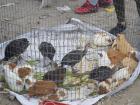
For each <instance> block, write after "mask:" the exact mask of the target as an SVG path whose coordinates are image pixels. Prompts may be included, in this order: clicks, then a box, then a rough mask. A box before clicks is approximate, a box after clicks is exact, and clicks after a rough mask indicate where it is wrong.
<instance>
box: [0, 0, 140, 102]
mask: <svg viewBox="0 0 140 105" xmlns="http://www.w3.org/2000/svg"><path fill="white" fill-rule="evenodd" d="M85 1H86V0H85ZM85 1H84V0H59V1H57V0H56V1H55V0H54V1H53V0H50V1H49V0H42V1H40V0H1V1H0V42H1V44H0V50H1V51H0V53H1V54H0V55H1V56H0V57H1V59H2V58H4V57H6V54H7V56H8V57H7V58H4V60H3V61H2V62H1V63H2V64H1V69H2V70H3V69H4V74H2V73H1V76H3V75H4V77H5V80H6V83H7V84H8V86H6V88H8V89H10V90H12V91H15V92H17V93H19V94H29V96H30V97H34V96H38V97H40V96H43V98H44V99H48V100H57V101H73V100H79V99H86V98H88V97H96V96H98V95H100V94H104V93H108V92H110V91H113V90H114V89H116V87H118V86H120V85H121V84H122V83H124V82H125V81H126V80H128V79H129V78H130V77H131V74H132V73H133V71H134V70H135V68H136V67H137V63H138V62H137V61H136V59H134V58H133V57H134V56H133V57H132V56H131V55H128V56H127V55H125V54H124V53H123V52H119V51H118V50H116V51H114V49H113V48H112V49H113V50H109V49H110V48H111V46H112V43H114V42H113V41H114V40H115V39H114V37H113V35H111V34H109V33H108V32H107V31H109V29H111V28H112V27H114V26H115V24H116V23H117V18H116V16H115V12H112V13H109V12H105V11H103V10H101V11H98V12H97V13H91V14H86V15H79V14H75V13H74V12H73V10H74V8H75V7H77V6H80V5H82V4H83V3H84V2H85ZM99 1H101V0H99ZM103 1H106V0H103ZM41 2H42V3H41ZM136 2H137V5H138V4H139V5H140V3H139V1H138V0H136ZM45 3H49V4H48V5H49V6H50V7H46V5H45ZM125 3H126V4H127V5H126V10H127V11H126V19H127V22H128V24H127V29H126V30H125V36H126V39H123V38H124V37H121V38H122V42H121V41H120V42H119V38H118V40H117V41H118V42H117V43H115V44H118V45H121V47H123V48H122V49H121V50H120V51H130V50H134V49H133V48H132V47H131V45H130V44H128V43H131V44H132V45H133V46H134V47H137V48H138V44H139V42H138V40H139V39H140V38H139V36H138V35H137V32H138V31H139V25H138V24H136V23H138V19H139V18H138V15H137V13H136V12H134V11H136V8H133V7H136V6H135V4H134V2H133V1H131V0H126V1H125ZM63 5H68V6H69V7H70V8H71V10H69V11H63V10H59V9H58V8H56V7H59V6H61V7H62V6H63ZM118 5H120V4H118ZM130 5H131V7H130ZM120 12H122V11H120ZM120 14H121V13H120ZM71 18H77V19H80V20H82V21H83V23H78V22H72V21H71V20H69V21H67V20H68V19H71ZM82 21H81V22H82ZM87 23H88V24H87ZM54 26H55V27H54ZM89 26H92V27H90V28H91V29H90V28H87V27H89ZM95 26H97V27H98V28H99V29H98V30H97V29H96V27H95ZM92 29H93V30H92ZM102 29H103V30H106V31H103V30H102ZM21 38H27V40H28V41H27V40H26V39H24V40H23V39H22V40H18V39H21ZM15 40H16V43H18V44H16V43H13V45H11V47H9V48H7V46H8V45H9V43H10V42H13V41H15ZM127 41H128V42H127ZM11 44H12V43H11ZM123 44H124V45H123ZM23 46H24V48H23ZM121 47H120V48H121ZM6 48H7V53H6ZM15 50H16V51H15ZM13 51H14V52H13ZM71 51H74V52H71ZM109 51H110V52H111V55H110V54H109ZM68 54H69V55H68ZM113 54H114V55H113ZM132 55H133V54H132ZM113 57H114V58H113ZM115 57H116V58H115ZM112 59H113V60H114V62H115V63H112V62H113V60H112ZM124 59H125V60H124ZM117 60H118V61H120V62H121V61H124V62H122V63H120V62H118V61H117ZM116 62H117V63H116ZM112 64H113V65H112ZM132 65H133V66H132ZM2 70H1V71H2Z"/></svg>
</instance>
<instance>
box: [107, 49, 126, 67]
mask: <svg viewBox="0 0 140 105" xmlns="http://www.w3.org/2000/svg"><path fill="white" fill-rule="evenodd" d="M107 55H108V58H109V59H110V61H111V64H113V65H116V64H119V63H121V61H122V60H123V59H124V58H125V57H126V55H124V54H123V53H121V52H120V51H119V50H115V49H113V48H109V49H108V51H107Z"/></svg>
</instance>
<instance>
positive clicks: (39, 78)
mask: <svg viewBox="0 0 140 105" xmlns="http://www.w3.org/2000/svg"><path fill="white" fill-rule="evenodd" d="M43 76H44V73H42V72H36V73H34V78H35V79H37V80H42V79H43Z"/></svg>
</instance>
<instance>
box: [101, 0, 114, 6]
mask: <svg viewBox="0 0 140 105" xmlns="http://www.w3.org/2000/svg"><path fill="white" fill-rule="evenodd" d="M111 5H113V0H99V7H103V8H106V7H108V6H111Z"/></svg>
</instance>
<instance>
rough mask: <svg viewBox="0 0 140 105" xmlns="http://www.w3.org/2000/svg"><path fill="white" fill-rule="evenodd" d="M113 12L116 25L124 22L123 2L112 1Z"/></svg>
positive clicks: (120, 0)
mask: <svg viewBox="0 0 140 105" xmlns="http://www.w3.org/2000/svg"><path fill="white" fill-rule="evenodd" d="M113 2H114V6H115V11H116V15H117V19H118V23H120V22H124V21H125V5H124V0H114V1H113Z"/></svg>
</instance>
